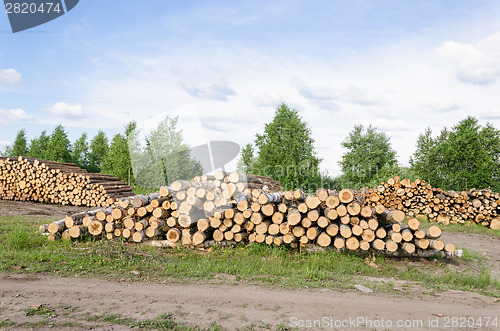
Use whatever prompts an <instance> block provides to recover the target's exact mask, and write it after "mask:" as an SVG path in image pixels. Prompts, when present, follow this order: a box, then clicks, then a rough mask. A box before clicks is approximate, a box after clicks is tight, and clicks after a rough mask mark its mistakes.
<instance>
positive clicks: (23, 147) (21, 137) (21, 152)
mask: <svg viewBox="0 0 500 331" xmlns="http://www.w3.org/2000/svg"><path fill="white" fill-rule="evenodd" d="M26 155H28V146H27V141H26V130H24V129H21V130H19V132H18V133H17V136H16V140H14V144H13V145H12V149H11V150H10V155H9V156H26Z"/></svg>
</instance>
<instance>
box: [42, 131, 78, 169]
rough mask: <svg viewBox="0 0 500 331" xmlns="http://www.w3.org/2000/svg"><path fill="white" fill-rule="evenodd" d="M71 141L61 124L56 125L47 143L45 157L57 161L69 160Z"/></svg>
mask: <svg viewBox="0 0 500 331" xmlns="http://www.w3.org/2000/svg"><path fill="white" fill-rule="evenodd" d="M70 148H71V143H70V142H69V139H68V134H67V133H66V131H65V130H64V127H63V126H62V125H60V124H59V125H58V126H56V128H55V129H54V131H53V132H52V134H51V135H50V138H49V142H48V144H47V150H46V152H47V153H46V155H47V159H48V160H51V161H57V162H71V161H72V159H71V152H70Z"/></svg>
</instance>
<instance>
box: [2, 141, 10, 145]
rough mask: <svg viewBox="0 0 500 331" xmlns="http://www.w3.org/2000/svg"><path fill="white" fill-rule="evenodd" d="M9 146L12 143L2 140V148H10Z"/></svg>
mask: <svg viewBox="0 0 500 331" xmlns="http://www.w3.org/2000/svg"><path fill="white" fill-rule="evenodd" d="M9 145H10V141H6V140H0V146H9Z"/></svg>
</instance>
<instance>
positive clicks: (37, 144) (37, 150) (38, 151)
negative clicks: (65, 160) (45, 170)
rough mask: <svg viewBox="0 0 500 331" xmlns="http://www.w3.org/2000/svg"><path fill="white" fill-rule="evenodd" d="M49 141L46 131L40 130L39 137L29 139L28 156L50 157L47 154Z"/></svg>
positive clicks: (43, 158) (36, 157)
mask: <svg viewBox="0 0 500 331" xmlns="http://www.w3.org/2000/svg"><path fill="white" fill-rule="evenodd" d="M49 141H50V137H49V136H48V135H47V131H45V130H44V131H42V133H41V134H40V136H39V137H36V138H33V139H32V140H31V144H30V150H29V152H28V156H29V157H32V158H35V159H42V160H46V159H48V158H49V157H50V156H49V155H48V154H49V153H48V147H49Z"/></svg>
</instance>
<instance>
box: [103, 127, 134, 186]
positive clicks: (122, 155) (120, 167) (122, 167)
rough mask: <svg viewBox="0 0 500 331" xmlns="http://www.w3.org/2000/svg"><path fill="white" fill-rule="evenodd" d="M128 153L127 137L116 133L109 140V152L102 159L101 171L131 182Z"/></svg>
mask: <svg viewBox="0 0 500 331" xmlns="http://www.w3.org/2000/svg"><path fill="white" fill-rule="evenodd" d="M131 169H132V165H131V163H130V154H129V148H128V141H127V137H126V136H124V135H122V134H116V135H115V136H114V137H113V140H112V141H111V145H110V147H109V153H108V154H107V155H106V157H104V159H103V160H102V172H104V173H110V174H113V175H115V176H116V177H118V178H120V179H121V180H124V181H129V182H131V178H129V175H131V173H130V171H131Z"/></svg>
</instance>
